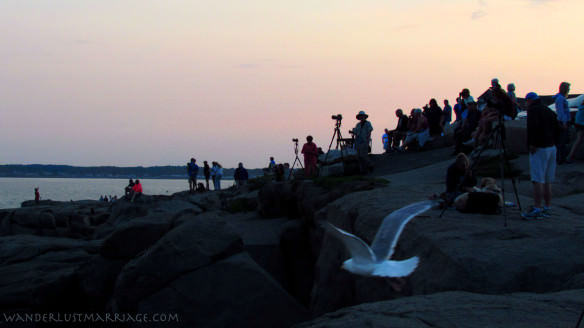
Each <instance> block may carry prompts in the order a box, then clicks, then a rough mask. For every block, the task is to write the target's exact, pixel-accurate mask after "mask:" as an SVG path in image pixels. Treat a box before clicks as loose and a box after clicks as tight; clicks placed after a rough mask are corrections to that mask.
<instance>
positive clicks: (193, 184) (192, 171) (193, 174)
mask: <svg viewBox="0 0 584 328" xmlns="http://www.w3.org/2000/svg"><path fill="white" fill-rule="evenodd" d="M196 162H197V160H196V159H194V158H191V161H190V162H189V163H187V173H188V175H189V191H190V192H191V193H193V192H195V189H196V188H197V174H199V166H197V163H196Z"/></svg>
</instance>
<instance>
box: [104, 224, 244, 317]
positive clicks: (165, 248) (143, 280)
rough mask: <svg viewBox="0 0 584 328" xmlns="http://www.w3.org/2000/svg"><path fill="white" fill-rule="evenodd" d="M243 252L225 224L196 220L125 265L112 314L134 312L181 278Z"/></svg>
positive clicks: (117, 286)
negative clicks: (145, 300)
mask: <svg viewBox="0 0 584 328" xmlns="http://www.w3.org/2000/svg"><path fill="white" fill-rule="evenodd" d="M242 250H243V245H242V242H241V238H240V237H239V236H238V235H237V234H235V233H233V232H231V231H230V229H229V227H228V226H227V224H226V223H225V222H224V221H222V220H220V219H211V218H206V219H202V218H201V217H199V216H195V217H193V218H192V219H190V220H188V221H185V223H183V224H181V225H179V226H177V227H176V228H174V229H172V230H171V231H169V232H168V233H167V234H165V235H164V236H163V237H162V238H161V239H160V240H158V242H157V243H156V244H154V245H153V246H152V247H150V248H149V249H148V250H147V251H146V252H144V253H143V254H141V255H140V256H138V257H137V258H135V259H133V260H131V261H130V262H128V264H127V265H126V266H125V267H124V268H123V270H122V272H121V273H120V275H119V277H118V279H117V282H116V287H115V292H114V295H113V299H112V310H113V311H116V312H125V311H136V310H137V305H138V303H139V302H140V301H141V300H143V299H144V298H146V297H148V296H149V295H151V294H153V293H155V292H156V291H158V290H160V289H162V288H164V287H165V286H167V285H169V284H170V283H172V281H174V280H175V279H177V278H178V277H180V276H181V275H184V274H185V273H188V272H191V271H193V270H196V269H199V268H201V267H204V266H208V265H210V264H212V263H215V262H216V261H219V260H220V259H223V258H227V257H229V256H231V255H233V254H236V253H239V252H241V251H242Z"/></svg>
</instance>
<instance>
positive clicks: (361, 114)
mask: <svg viewBox="0 0 584 328" xmlns="http://www.w3.org/2000/svg"><path fill="white" fill-rule="evenodd" d="M359 116H365V118H368V117H369V115H367V114H365V111H364V110H362V111H360V112H359V113H358V114H357V116H356V117H357V119H359Z"/></svg>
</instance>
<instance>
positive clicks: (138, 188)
mask: <svg viewBox="0 0 584 328" xmlns="http://www.w3.org/2000/svg"><path fill="white" fill-rule="evenodd" d="M131 194H132V198H131V199H130V202H133V201H134V199H135V198H136V197H138V196H140V195H142V184H141V183H140V180H138V179H136V182H135V183H134V186H133V187H132V192H131Z"/></svg>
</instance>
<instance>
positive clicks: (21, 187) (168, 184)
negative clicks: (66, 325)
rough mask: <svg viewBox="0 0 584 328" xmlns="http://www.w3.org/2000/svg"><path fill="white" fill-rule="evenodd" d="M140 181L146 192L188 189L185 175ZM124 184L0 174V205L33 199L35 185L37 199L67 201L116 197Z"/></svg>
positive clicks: (228, 183)
mask: <svg viewBox="0 0 584 328" xmlns="http://www.w3.org/2000/svg"><path fill="white" fill-rule="evenodd" d="M140 182H141V183H142V188H143V189H144V194H147V195H171V194H174V193H176V192H179V191H185V190H188V189H189V184H188V181H187V180H186V179H184V180H170V179H140ZM197 182H201V179H199V180H198V181H197ZM202 182H203V183H205V180H204V179H203V181H202ZM233 184H234V181H233V180H229V179H222V180H221V188H222V189H225V188H229V187H231V186H232V185H233ZM127 185H128V180H126V179H61V178H0V208H16V207H20V203H22V202H23V201H25V200H32V199H34V188H35V187H39V192H40V194H41V199H50V200H56V201H70V200H85V199H94V200H98V199H99V197H100V196H102V195H107V196H108V198H109V197H110V195H111V196H114V195H117V196H118V197H120V196H123V195H124V188H125V187H126V186H127ZM209 187H210V188H211V189H213V183H212V182H209Z"/></svg>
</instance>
